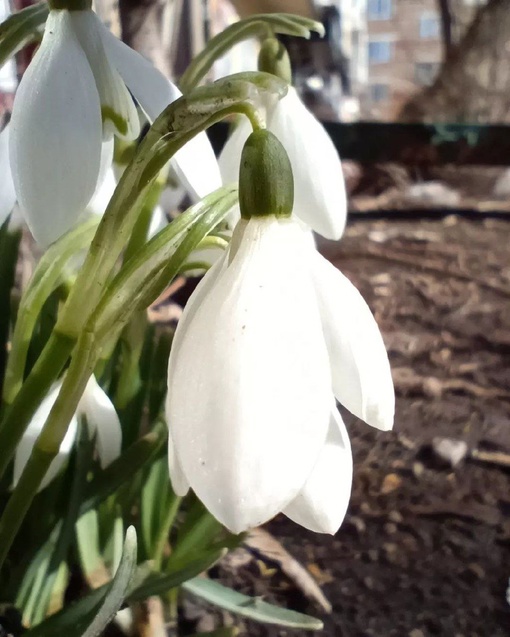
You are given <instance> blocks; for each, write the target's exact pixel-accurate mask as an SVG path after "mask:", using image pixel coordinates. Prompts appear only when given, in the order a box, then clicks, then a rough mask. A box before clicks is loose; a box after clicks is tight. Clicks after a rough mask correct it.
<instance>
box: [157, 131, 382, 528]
mask: <svg viewBox="0 0 510 637" xmlns="http://www.w3.org/2000/svg"><path fill="white" fill-rule="evenodd" d="M239 189H240V194H239V200H240V210H241V217H242V218H241V220H240V221H239V223H238V224H237V226H236V228H235V231H234V234H233V237H232V241H231V243H230V247H229V249H228V250H227V252H226V254H225V256H224V257H223V258H222V259H220V261H219V262H217V263H216V264H215V265H214V266H213V267H212V268H211V269H210V270H209V272H208V273H207V274H206V276H205V277H204V279H203V280H202V282H201V283H200V285H199V286H198V287H197V289H196V290H195V292H194V294H193V295H192V296H191V298H190V299H189V301H188V304H187V306H186V308H185V310H184V313H183V316H182V318H181V320H180V322H179V325H178V328H177V331H176V334H175V338H174V342H173V346H172V351H171V355H170V361H169V370H168V398H167V411H166V413H167V420H168V426H169V466H170V475H171V479H172V484H173V486H174V489H175V491H176V492H177V493H178V494H180V495H183V494H184V493H186V491H187V490H188V489H189V487H191V488H192V489H193V490H194V491H195V493H196V494H197V496H198V497H199V498H200V499H201V500H202V502H203V503H204V504H205V506H206V507H207V508H208V509H209V510H210V511H211V512H212V513H213V515H215V516H216V517H217V518H218V519H219V520H220V521H221V522H222V523H223V524H224V525H225V526H227V527H228V528H229V529H230V530H231V531H233V532H240V531H244V530H246V529H248V528H251V527H253V526H256V525H258V524H261V523H263V522H265V521H267V520H269V519H270V518H271V517H273V516H274V515H276V514H277V513H278V512H280V511H282V512H283V513H285V514H286V515H288V516H289V517H290V518H291V519H293V520H295V521H296V522H298V523H299V524H302V525H303V526H305V527H307V528H309V529H312V530H314V531H319V532H328V533H334V532H335V531H336V530H337V529H338V527H339V526H340V524H341V522H342V520H343V517H344V515H345V511H346V509H347V503H348V500H349V494H350V487H351V479H352V458H351V452H350V446H349V441H348V436H347V432H346V430H345V426H344V424H343V422H342V420H341V417H340V414H339V413H338V411H337V409H336V404H335V398H336V399H337V400H339V401H340V402H341V403H342V404H343V405H344V406H345V407H346V408H347V409H349V410H350V411H351V412H352V413H353V414H355V415H356V416H358V417H360V418H362V419H363V420H365V421H366V422H367V423H368V424H370V425H373V426H375V427H378V428H380V429H383V430H386V429H390V428H391V426H392V423H393V411H394V393H393V385H392V381H391V374H390V369H389V363H388V357H387V355H386V351H385V348H384V344H383V340H382V337H381V334H380V332H379V329H378V327H377V325H376V323H375V320H374V318H373V316H372V314H371V312H370V310H369V308H368V306H367V304H366V303H365V301H364V300H363V299H362V297H361V295H360V294H359V292H358V291H357V290H356V289H355V288H354V286H353V285H352V284H351V283H350V282H349V281H348V280H347V279H346V278H345V277H344V276H343V275H342V274H341V273H340V272H339V271H338V270H336V269H335V268H334V267H333V266H332V265H331V264H330V263H328V262H327V261H326V260H325V259H324V258H323V257H322V256H321V255H320V254H319V253H318V252H317V251H316V250H315V248H314V246H313V245H311V244H310V241H309V240H308V239H307V237H306V235H305V233H303V231H302V229H301V228H300V226H299V224H297V223H296V222H295V221H294V220H293V219H292V218H291V216H290V213H291V211H292V199H293V187H292V174H291V170H290V163H289V160H288V158H287V155H286V154H285V151H284V150H283V148H282V146H281V144H280V143H279V142H278V140H277V139H276V138H275V137H274V135H272V134H271V133H268V132H267V131H258V132H256V133H253V134H252V135H251V136H250V137H249V139H248V141H247V143H246V145H245V148H244V150H243V156H242V160H241V172H240V179H239ZM197 388H198V389H197Z"/></svg>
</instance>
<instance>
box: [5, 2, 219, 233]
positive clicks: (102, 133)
mask: <svg viewBox="0 0 510 637" xmlns="http://www.w3.org/2000/svg"><path fill="white" fill-rule="evenodd" d="M180 95H181V93H180V91H179V90H178V89H177V87H176V86H175V85H173V84H172V83H171V82H169V81H168V80H167V79H166V78H165V77H164V76H163V75H162V74H161V73H160V72H159V71H158V70H157V69H156V68H155V67H153V66H152V64H150V63H149V62H148V61H147V60H146V59H145V58H143V57H142V56H141V55H139V54H138V53H136V52H135V51H133V50H132V49H130V48H129V47H128V46H126V45H125V44H124V43H122V42H121V41H120V40H118V39H117V38H116V37H115V36H114V35H113V34H111V33H110V32H109V31H108V29H107V28H106V27H105V26H104V25H103V24H102V22H101V21H100V19H99V17H98V16H97V15H96V14H95V13H94V12H93V11H92V10H90V9H80V10H75V11H71V10H67V9H53V10H51V11H50V14H49V17H48V20H47V22H46V28H45V31H44V36H43V40H42V43H41V46H40V47H39V49H38V51H37V53H36V55H35V56H34V59H33V61H32V63H31V64H30V66H29V67H28V69H27V71H26V72H25V75H24V76H23V79H22V81H21V83H20V86H19V89H18V93H17V95H16V99H15V103H14V109H13V114H12V135H11V143H10V149H11V150H10V152H11V167H12V173H13V179H14V184H15V187H16V192H17V196H18V201H19V204H20V206H21V208H22V210H23V211H24V213H25V216H26V219H27V222H28V225H29V227H30V229H31V231H32V233H33V234H34V236H35V238H36V239H37V240H38V241H39V242H41V243H43V244H48V243H51V242H52V241H54V240H55V239H56V238H58V237H59V236H60V235H61V234H63V233H64V232H65V231H66V230H68V229H69V228H70V227H72V225H73V224H74V223H75V221H76V219H77V217H78V216H79V214H80V213H81V212H82V211H83V210H84V209H85V207H86V205H87V203H88V202H89V201H90V199H91V198H92V196H93V194H94V192H95V190H96V187H97V184H98V180H99V177H100V164H101V161H100V160H101V149H102V145H103V144H107V145H111V144H112V143H113V135H116V136H118V137H121V138H123V139H127V140H133V139H135V138H136V137H137V136H138V134H139V131H140V124H139V117H138V114H137V110H136V107H135V103H134V100H133V97H134V98H135V99H136V101H137V102H138V103H139V104H140V106H141V108H142V110H143V111H144V112H145V114H146V115H147V118H148V119H149V121H151V122H152V121H153V120H154V119H155V118H156V117H157V116H158V115H159V114H160V113H161V112H162V111H163V109H164V108H165V107H166V106H167V105H168V104H169V103H171V102H173V101H174V100H175V99H177V98H178V97H180ZM110 152H111V151H110ZM173 163H174V168H175V170H176V172H177V173H178V174H179V176H180V177H181V179H182V180H183V182H184V183H185V185H186V186H187V188H188V190H189V191H190V193H191V195H192V196H193V197H195V198H200V197H202V196H204V195H206V194H208V193H209V192H211V191H212V190H214V189H215V188H217V187H219V186H220V185H221V179H220V175H219V170H218V168H217V164H216V160H215V158H214V153H213V151H212V148H211V146H210V144H209V143H208V141H207V138H206V137H205V135H202V136H197V137H196V138H194V139H193V140H192V141H191V142H190V143H188V144H187V145H186V146H185V147H184V148H182V149H181V150H180V151H179V152H178V153H176V155H175V157H174V158H173ZM201 169H202V170H201Z"/></svg>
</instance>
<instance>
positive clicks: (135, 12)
mask: <svg viewBox="0 0 510 637" xmlns="http://www.w3.org/2000/svg"><path fill="white" fill-rule="evenodd" d="M169 9H170V3H169V1H168V0H119V12H120V23H121V27H122V39H123V40H124V42H126V44H129V46H130V47H132V48H133V49H135V50H136V51H138V52H139V53H141V54H142V55H143V56H144V57H146V58H147V59H148V60H150V61H151V62H152V63H153V64H154V65H155V66H156V67H157V68H158V69H159V70H160V71H161V72H162V73H164V74H165V75H166V76H167V77H169V76H170V70H171V69H170V50H169V47H170V41H169V40H170V37H169V33H170V22H171V17H170V11H169Z"/></svg>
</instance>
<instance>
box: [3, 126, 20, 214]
mask: <svg viewBox="0 0 510 637" xmlns="http://www.w3.org/2000/svg"><path fill="white" fill-rule="evenodd" d="M9 129H10V127H9V125H7V126H6V127H5V128H4V130H3V131H2V132H1V133H0V225H1V224H2V223H3V222H4V221H5V220H6V219H7V217H8V216H9V215H10V214H11V212H12V209H13V208H14V204H15V203H16V192H15V191H14V184H13V181H12V174H11V163H10V161H9Z"/></svg>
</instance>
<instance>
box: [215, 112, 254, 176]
mask: <svg viewBox="0 0 510 637" xmlns="http://www.w3.org/2000/svg"><path fill="white" fill-rule="evenodd" d="M251 132H252V128H251V124H250V122H249V121H248V119H247V118H246V117H244V116H243V118H242V119H241V121H240V122H239V123H238V124H237V126H236V127H235V128H234V131H233V133H232V135H230V137H229V138H228V139H227V142H226V144H225V146H224V147H223V150H222V151H221V154H220V158H219V160H218V163H219V166H220V171H221V178H222V179H223V183H224V184H225V185H226V184H232V183H235V184H237V183H238V182H239V165H240V163H241V153H242V152H243V147H244V144H245V142H246V140H247V139H248V137H249V136H250V134H251Z"/></svg>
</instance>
